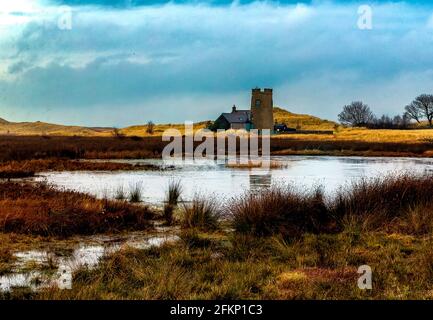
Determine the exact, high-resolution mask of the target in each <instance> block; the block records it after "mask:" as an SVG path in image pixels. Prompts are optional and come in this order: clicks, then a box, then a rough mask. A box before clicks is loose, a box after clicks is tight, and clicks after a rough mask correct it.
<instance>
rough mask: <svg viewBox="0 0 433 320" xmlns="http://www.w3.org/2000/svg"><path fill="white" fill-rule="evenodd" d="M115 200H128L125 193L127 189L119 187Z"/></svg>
mask: <svg viewBox="0 0 433 320" xmlns="http://www.w3.org/2000/svg"><path fill="white" fill-rule="evenodd" d="M114 198H115V199H116V200H125V199H126V193H125V189H124V188H123V185H121V186H118V187H117V189H116V192H115V195H114Z"/></svg>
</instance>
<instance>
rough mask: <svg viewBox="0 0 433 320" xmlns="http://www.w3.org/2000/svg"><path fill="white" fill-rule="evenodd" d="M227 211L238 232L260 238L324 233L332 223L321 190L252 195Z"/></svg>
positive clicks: (271, 191) (289, 190) (239, 200)
mask: <svg viewBox="0 0 433 320" xmlns="http://www.w3.org/2000/svg"><path fill="white" fill-rule="evenodd" d="M227 212H228V215H229V217H231V219H232V222H233V225H234V227H235V229H236V231H238V232H241V233H251V234H253V235H257V236H263V235H271V234H277V233H281V234H284V235H286V236H299V235H301V234H303V233H305V232H313V233H318V232H324V231H326V230H327V228H329V220H330V217H329V215H328V211H327V208H326V205H325V203H324V199H323V194H322V191H321V190H320V189H317V190H316V192H315V193H314V194H312V195H308V194H299V193H296V192H294V191H293V190H291V189H290V188H288V187H287V188H282V187H274V188H271V189H269V190H266V191H263V192H260V193H248V194H246V195H244V196H242V197H240V198H238V199H236V200H235V201H233V202H232V203H231V204H229V205H228V207H227Z"/></svg>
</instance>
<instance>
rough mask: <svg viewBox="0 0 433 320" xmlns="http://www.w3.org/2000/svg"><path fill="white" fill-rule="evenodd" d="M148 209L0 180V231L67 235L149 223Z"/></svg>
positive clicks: (149, 212) (136, 226)
mask: <svg viewBox="0 0 433 320" xmlns="http://www.w3.org/2000/svg"><path fill="white" fill-rule="evenodd" d="M151 217H152V212H151V211H150V210H149V209H148V208H147V207H145V206H138V205H133V204H129V203H127V202H124V201H110V200H106V199H102V200H101V199H96V198H94V197H92V196H90V195H86V194H82V193H78V192H72V191H58V190H55V189H54V188H52V187H50V186H47V185H45V184H28V183H13V182H8V183H0V231H1V232H15V233H24V234H32V235H44V236H49V235H53V236H70V235H73V234H94V233H99V232H114V231H120V230H142V229H145V228H148V227H149V219H150V218H151Z"/></svg>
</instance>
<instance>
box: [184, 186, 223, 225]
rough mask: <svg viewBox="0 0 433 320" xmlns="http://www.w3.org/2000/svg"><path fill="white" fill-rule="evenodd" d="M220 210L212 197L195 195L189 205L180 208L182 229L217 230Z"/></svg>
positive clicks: (185, 204)
mask: <svg viewBox="0 0 433 320" xmlns="http://www.w3.org/2000/svg"><path fill="white" fill-rule="evenodd" d="M220 217H221V210H220V208H219V205H218V203H217V201H216V200H215V199H214V198H212V197H204V196H202V195H199V194H195V195H194V198H193V199H192V201H191V202H189V203H184V204H183V206H182V227H183V228H198V229H201V230H215V229H217V228H218V224H219V219H220Z"/></svg>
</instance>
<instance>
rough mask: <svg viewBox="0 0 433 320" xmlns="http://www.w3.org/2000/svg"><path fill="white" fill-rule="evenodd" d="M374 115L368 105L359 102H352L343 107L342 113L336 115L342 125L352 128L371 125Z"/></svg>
mask: <svg viewBox="0 0 433 320" xmlns="http://www.w3.org/2000/svg"><path fill="white" fill-rule="evenodd" d="M373 119H374V115H373V113H372V112H371V110H370V108H369V107H368V105H366V104H364V103H362V102H361V101H354V102H352V103H351V104H349V105H345V106H344V107H343V111H342V112H341V113H340V114H339V115H338V120H339V121H340V122H341V123H342V124H344V125H351V126H354V127H360V126H365V125H367V124H369V123H371V122H372V121H373Z"/></svg>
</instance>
